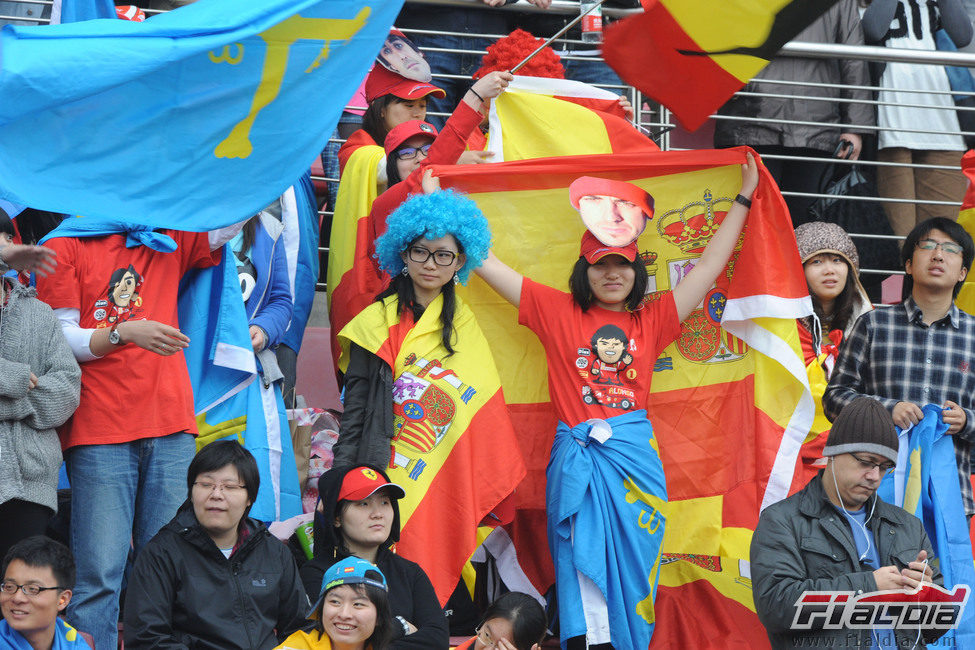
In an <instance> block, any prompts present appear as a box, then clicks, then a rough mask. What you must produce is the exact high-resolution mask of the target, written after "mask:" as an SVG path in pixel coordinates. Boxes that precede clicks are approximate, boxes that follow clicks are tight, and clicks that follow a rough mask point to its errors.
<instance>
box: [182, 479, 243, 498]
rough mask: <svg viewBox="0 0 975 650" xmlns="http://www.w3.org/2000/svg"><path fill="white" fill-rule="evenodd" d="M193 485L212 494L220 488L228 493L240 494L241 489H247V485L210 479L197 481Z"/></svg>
mask: <svg viewBox="0 0 975 650" xmlns="http://www.w3.org/2000/svg"><path fill="white" fill-rule="evenodd" d="M193 485H195V486H196V487H198V488H200V489H201V490H203V491H204V492H208V493H210V494H212V493H214V492H216V491H218V490H219V491H220V492H223V493H224V494H227V495H231V494H239V493H240V491H241V490H246V489H247V487H246V486H244V485H237V484H236V483H211V482H210V481H196V482H195V483H193Z"/></svg>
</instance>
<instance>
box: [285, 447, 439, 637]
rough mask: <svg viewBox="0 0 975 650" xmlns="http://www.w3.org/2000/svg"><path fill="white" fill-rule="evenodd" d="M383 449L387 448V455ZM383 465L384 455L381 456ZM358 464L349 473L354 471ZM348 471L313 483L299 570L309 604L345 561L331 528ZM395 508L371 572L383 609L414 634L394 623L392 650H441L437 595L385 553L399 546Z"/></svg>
mask: <svg viewBox="0 0 975 650" xmlns="http://www.w3.org/2000/svg"><path fill="white" fill-rule="evenodd" d="M343 435H344V431H343ZM388 449H389V448H388V447H387V450H388ZM387 459H388V451H387ZM362 465H363V464H362V463H360V464H358V465H356V466H355V467H360V466H362ZM352 469H354V467H349V466H346V467H333V468H332V469H330V470H329V471H327V472H325V473H324V474H322V477H321V478H320V479H318V496H319V498H320V499H321V501H322V512H321V513H320V514H319V515H318V516H316V518H315V533H314V538H315V556H314V558H313V559H312V560H310V561H309V562H308V563H306V564H305V565H303V566H302V567H301V580H302V582H303V583H304V585H305V590H306V591H307V592H308V595H309V597H310V598H311V599H312V600H313V601H314V600H317V599H318V594H319V592H320V591H321V588H322V576H324V575H325V571H326V570H327V569H328V567H330V566H332V565H333V564H334V563H336V562H338V561H339V560H342V559H344V558H346V557H348V552H347V551H346V550H345V549H344V547H343V543H342V539H341V536H340V535H339V534H338V532H337V530H336V529H335V527H334V526H330V525H325V522H334V521H335V514H336V509H337V506H338V493H339V490H340V488H341V486H342V481H343V480H344V479H345V475H346V474H347V473H348V472H349V471H351V470H352ZM372 469H373V470H375V471H376V472H377V473H379V474H381V475H382V476H383V477H384V478H385V479H386V480H389V477H388V476H386V473H385V472H384V471H382V469H380V468H379V467H375V466H374V467H373V468H372ZM399 531H400V518H399V503H398V502H397V501H396V500H394V501H393V525H392V528H391V529H390V531H389V538H388V539H387V540H386V543H385V544H383V545H382V546H381V547H380V548H379V550H378V552H377V553H376V566H378V567H379V570H380V571H382V572H383V575H384V576H386V583H387V585H388V586H389V606H390V609H391V610H392V613H393V616H402V617H403V618H405V619H406V620H407V621H409V622H410V623H412V624H413V625H414V626H415V627H416V628H417V631H416V632H414V633H413V634H410V635H408V636H407V635H404V634H403V628H402V626H401V625H400V624H399V622H396V624H395V625H394V626H393V630H394V632H395V636H394V638H393V644H392V646H391V647H392V650H446V649H447V648H448V647H449V646H450V636H449V632H448V629H447V617H446V616H445V615H444V611H443V608H442V607H440V601H439V600H437V593H436V592H435V591H434V589H433V583H431V582H430V578H428V577H427V574H426V573H424V571H423V569H421V568H420V565H419V564H416V563H415V562H411V561H409V560H407V559H405V558H402V557H400V556H399V555H396V554H395V553H393V552H392V551H391V550H390V547H391V546H392V545H393V543H394V542H396V541H398V540H399Z"/></svg>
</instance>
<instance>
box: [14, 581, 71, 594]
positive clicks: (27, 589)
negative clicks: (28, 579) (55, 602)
mask: <svg viewBox="0 0 975 650" xmlns="http://www.w3.org/2000/svg"><path fill="white" fill-rule="evenodd" d="M18 589H20V590H21V591H22V592H24V595H25V596H30V597H31V598H36V597H37V596H39V595H40V593H41V592H42V591H52V590H55V589H56V590H58V591H62V589H61V587H41V586H40V585H18V584H17V583H16V582H14V581H13V580H4V581H3V582H2V583H0V591H2V592H3V593H5V594H6V595H8V596H13V595H14V594H15V593H17V590H18Z"/></svg>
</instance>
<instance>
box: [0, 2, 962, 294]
mask: <svg viewBox="0 0 975 650" xmlns="http://www.w3.org/2000/svg"><path fill="white" fill-rule="evenodd" d="M411 2H412V3H413V4H420V5H434V6H443V7H467V8H470V9H471V10H472V11H503V12H507V13H509V14H510V15H511V18H512V19H513V22H515V23H517V22H518V18H517V16H519V15H523V16H530V15H536V16H537V15H540V14H542V13H544V14H547V15H563V16H566V17H568V16H575V15H576V14H577V13H578V10H579V9H578V7H579V5H578V2H577V1H575V0H553V2H552V5H551V7H550V8H549V9H547V10H541V9H539V8H537V7H535V6H534V5H531V4H528V3H527V2H525V1H524V0H522V1H519V2H516V3H513V4H510V5H506V6H503V7H499V8H493V9H492V8H488V7H486V6H485V5H484V4H483V3H482V2H481V1H480V0H411ZM17 5H22V6H31V7H33V8H35V9H41V10H46V11H48V12H49V11H50V7H51V6H52V5H54V0H0V8H2V7H8V8H9V7H16V6H17ZM145 11H146V13H147V14H149V15H152V14H155V13H160V11H161V10H159V9H152V8H150V9H146V10H145ZM639 11H640V10H639V9H618V8H609V7H607V8H604V10H603V13H604V16H606V17H608V18H610V19H614V18H620V17H624V16H626V15H629V14H632V13H637V12H639ZM5 22H8V23H10V24H28V23H41V24H43V23H46V22H49V19H47V18H40V17H36V16H29V17H27V16H14V15H9V13H6V14H5V13H4V12H3V10H2V9H0V24H3V23H5ZM404 31H406V32H407V34H411V33H412V34H414V35H431V34H442V35H446V36H458V37H463V38H465V39H467V40H468V42H469V43H470V47H469V49H463V48H462V49H458V48H433V47H424V46H422V45H421V46H420V49H421V50H423V51H425V52H437V51H439V52H447V53H456V54H473V55H477V56H480V55H483V54H485V50H484V49H483V48H484V47H486V45H487V44H489V43H490V42H493V41H495V40H497V39H498V38H501V37H503V36H504V34H493V33H465V32H437V31H431V30H419V29H413V30H409V29H407V30H404ZM536 36H538V37H541V38H545V37H547V35H546V34H536ZM588 45H589V44H584V43H583V42H582V41H579V40H574V39H570V38H560V39H558V40H557V41H555V43H553V46H554V47H555V49H556V50H559V49H565V48H566V47H567V46H568V47H569V48H576V47H580V46H588ZM780 56H790V57H798V58H808V59H854V60H862V61H868V62H885V63H890V62H903V63H909V64H912V65H939V66H943V65H953V66H960V67H965V68H975V54H970V53H966V52H945V51H937V50H935V51H923V50H897V49H891V48H885V47H874V46H849V45H836V44H820V43H803V42H791V43H787V44H786V45H785V46H784V47H783V48H782V50H781V52H780ZM564 58H565V60H568V61H572V60H577V61H592V60H594V59H593V57H591V56H576V55H573V54H572V53H571V52H569V53H567V54H565V55H564ZM434 78H435V80H436V79H443V80H456V79H468V78H467V77H465V76H464V75H460V74H457V73H456V72H455V71H445V70H434ZM761 81H762V84H763V85H766V86H774V85H777V84H778V85H782V86H789V87H790V88H791V89H793V90H794V89H795V88H797V87H798V88H802V87H807V88H809V89H810V92H811V94H808V95H806V94H800V95H797V94H795V93H776V92H770V93H754V92H752V91H749V90H742V91H740V92H739V93H738V94H739V95H740V96H742V97H755V96H765V97H769V98H798V99H802V100H808V101H817V102H820V101H836V100H835V99H833V98H828V97H819V96H814V93H815V91H816V90H823V89H828V90H831V91H839V92H842V91H845V90H861V91H862V90H867V91H871V93H873V94H872V97H871V99H860V100H854V99H852V98H848V97H847V98H844V99H843V101H844V102H846V103H860V104H867V105H870V106H871V107H873V108H877V107H880V106H884V105H888V104H886V103H885V102H883V101H882V100H880V99H877V98H876V93H877V91H879V90H880V88H878V87H876V86H844V85H841V84H822V83H814V82H810V81H807V80H803V79H794V80H781V81H777V80H770V79H762V80H761ZM604 87H606V88H608V89H610V90H613V91H615V92H618V93H621V94H626V95H627V96H628V97H629V99H630V101H631V103H632V104H633V106H634V107H636V109H637V112H636V115H635V119H634V122H635V124H636V125H637V126H638V127H641V128H642V129H643V130H644V132H650V133H654V134H657V137H656V138H655V139H656V140H657V143H658V144H659V145H660V147H661V149H664V150H677V149H679V147H677V146H675V145H674V140H675V139H678V138H676V137H675V135H677V134H679V135H681V136H686V135H687V134H686V133H683V132H682V131H681V129H680V126H679V125H678V124H676V123H675V121H674V120H673V119H672V117H671V115H670V113H669V111H667V110H666V109H665V108H663V107H661V106H659V105H657V104H655V103H654V102H653V101H652V100H649V99H648V98H645V97H643V95H642V94H641V93H639V92H638V91H636V90H635V89H633V88H630V87H628V86H624V85H608V86H604ZM899 92H910V91H899ZM916 94H917V95H918V99H917V102H916V103H911V104H898V105H900V106H908V107H912V106H913V107H917V108H931V107H930V106H929V105H927V104H926V103H925V101H924V98H925V96H930V95H932V94H937V93H933V92H931V91H923V92H917V93H916ZM941 94H952V95H961V94H963V93H958V92H943V93H941ZM965 94H969V95H973V96H975V93H965ZM361 108H364V107H360V109H361ZM946 110H956V111H972V110H975V108H964V107H955V106H951V107H948V108H946ZM430 115H432V116H441V117H445V116H446V115H447V114H445V113H435V112H431V113H430ZM711 117H712V119H713V120H728V121H730V120H735V121H739V122H749V121H754V122H762V123H774V124H792V125H794V126H818V125H820V123H818V122H809V121H789V120H768V119H764V118H753V117H743V116H725V115H712V116H711ZM830 126H831V127H834V128H835V127H839V128H841V129H842V128H844V127H846V128H850V129H855V130H856V131H857V132H862V133H871V134H878V133H879V132H880V131H881V130H883V129H882V128H881V127H878V126H862V125H856V124H839V125H835V124H832V125H830ZM887 130H889V131H905V132H913V133H942V132H941V131H936V130H933V129H930V128H925V127H924V126H923V125H919V127H918V128H916V129H887ZM952 134H953V135H972V134H969V133H967V132H964V131H959V132H953V133H952ZM329 142H333V143H336V142H339V143H340V142H342V140H341V139H331V140H329ZM698 146H701V145H698ZM708 146H710V143H709V145H708ZM765 158H766V159H767V160H784V161H797V160H808V158H803V157H802V156H790V155H785V154H780V155H772V154H767V155H766V156H765ZM833 162H834V163H835V164H836V165H840V166H843V165H852V164H857V165H861V166H863V167H864V168H868V169H870V168H872V169H874V170H876V169H880V168H883V167H909V168H912V169H937V170H952V171H954V170H958V167H955V166H943V165H923V164H910V165H901V164H899V163H891V162H883V161H877V160H867V159H861V160H858V161H845V160H834V161H833ZM313 180H314V181H317V182H318V183H322V182H333V183H337V182H338V180H339V179H338V178H329V177H324V176H320V175H318V176H313ZM783 195H784V196H787V197H790V196H797V197H807V198H814V199H815V198H822V197H824V196H826V195H825V194H820V193H802V192H788V191H786V192H783ZM841 200H847V201H876V202H878V203H880V204H882V205H892V204H896V203H915V204H925V205H933V206H941V207H943V208H944V209H945V211H946V213H952V214H953V213H955V212H957V209H958V206H959V204H958V203H956V202H951V201H935V200H926V201H918V200H915V199H910V198H902V197H896V196H889V197H846V198H843V199H841ZM320 216H321V217H322V221H323V229H325V230H326V232H324V233H323V236H322V241H323V242H327V241H328V233H327V228H328V226H329V225H330V223H331V218H332V212H331V206H325V207H324V209H322V210H321V211H320ZM850 235H851V236H852V237H853V238H854V240H855V241H858V242H868V241H870V240H871V239H874V240H881V239H900V238H898V237H896V236H890V235H878V234H876V233H861V232H853V233H850ZM320 250H321V252H322V253H323V254H324V255H327V254H328V248H327V246H322V247H321V248H320ZM861 273H864V274H876V273H884V274H889V273H891V272H890V271H880V270H877V269H870V268H863V269H861ZM895 273H896V271H895ZM324 275H325V273H324V267H323V270H322V274H321V279H324ZM318 288H319V290H323V289H324V288H325V287H324V283H323V282H320V283H319V285H318Z"/></svg>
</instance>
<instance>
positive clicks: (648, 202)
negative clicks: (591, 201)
mask: <svg viewBox="0 0 975 650" xmlns="http://www.w3.org/2000/svg"><path fill="white" fill-rule="evenodd" d="M590 195H595V196H615V197H616V198H618V199H623V200H624V201H629V202H630V203H633V204H634V205H637V206H639V208H640V209H641V210H642V211H643V216H645V217H646V218H647V219H653V197H652V196H650V194H649V193H648V192H647V191H646V190H645V189H643V188H642V187H637V186H636V185H634V184H633V183H627V182H625V181H613V180H610V179H608V178H596V177H595V176H580V177H579V178H577V179H575V180H574V181H572V184H571V185H569V202H570V203H572V207H573V208H575V209H576V210H578V209H579V199H581V198H582V197H584V196H590Z"/></svg>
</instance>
